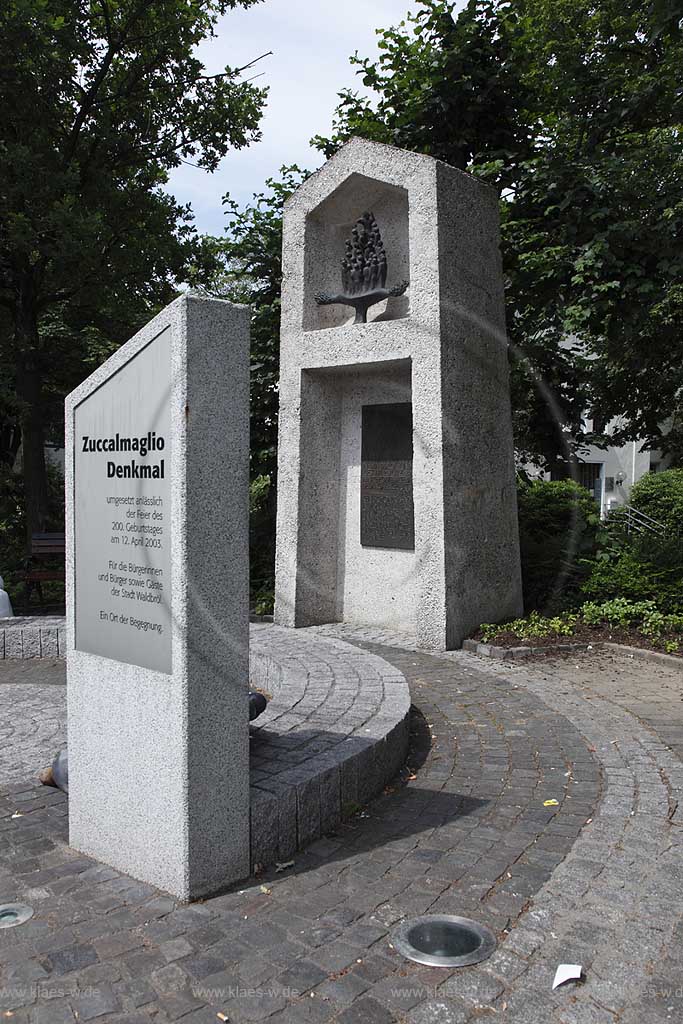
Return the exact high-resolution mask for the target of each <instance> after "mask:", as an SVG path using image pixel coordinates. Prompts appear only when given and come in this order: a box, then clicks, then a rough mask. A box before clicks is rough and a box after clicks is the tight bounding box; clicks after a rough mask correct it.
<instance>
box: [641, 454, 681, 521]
mask: <svg viewBox="0 0 683 1024" xmlns="http://www.w3.org/2000/svg"><path fill="white" fill-rule="evenodd" d="M631 504H632V505H633V507H634V508H637V509H638V511H639V512H644V513H645V515H648V516H650V517H651V518H652V519H656V520H657V522H659V523H661V524H662V525H663V526H665V527H666V529H667V531H668V532H669V533H674V534H679V535H680V534H683V469H665V470H664V471H663V472H662V473H648V474H647V476H644V477H642V478H641V479H640V480H639V481H638V483H637V484H634V486H633V487H632V489H631Z"/></svg>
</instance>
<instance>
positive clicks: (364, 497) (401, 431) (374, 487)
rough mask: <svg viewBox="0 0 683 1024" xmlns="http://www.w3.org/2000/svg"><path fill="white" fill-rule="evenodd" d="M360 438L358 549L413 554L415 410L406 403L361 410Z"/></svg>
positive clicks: (365, 406)
mask: <svg viewBox="0 0 683 1024" xmlns="http://www.w3.org/2000/svg"><path fill="white" fill-rule="evenodd" d="M361 438H362V439H361V470H360V542H361V545H362V546H363V547H368V548H397V549H400V550H403V551H413V550H414V548H415V515H414V511H413V409H412V405H411V404H410V402H399V403H392V404H388V405H364V406H363V409H362V434H361Z"/></svg>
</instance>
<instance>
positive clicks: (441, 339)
mask: <svg viewBox="0 0 683 1024" xmlns="http://www.w3.org/2000/svg"><path fill="white" fill-rule="evenodd" d="M283 274H284V279H283V290H282V334H281V376H280V421H279V453H278V514H277V515H278V518H277V557H276V597H275V618H276V621H277V622H278V623H280V624H282V625H286V626H307V625H312V624H320V623H328V622H338V621H342V622H354V623H361V624H368V625H375V626H382V627H387V628H395V629H400V630H406V631H409V632H410V633H412V634H413V635H414V636H416V638H417V640H418V642H419V643H420V644H421V645H422V646H425V647H427V648H431V649H440V648H454V647H458V646H460V644H461V643H462V640H463V638H464V637H466V636H467V635H468V633H469V632H470V631H471V630H472V629H473V628H474V627H476V626H477V625H478V624H479V623H480V622H484V621H496V620H500V619H502V618H504V617H506V616H516V615H519V614H521V612H522V597H521V578H520V563H519V542H518V532H517V514H516V496H515V472H514V462H513V445H512V424H511V413H510V396H509V380H508V358H507V339H506V333H505V311H504V303H503V276H502V268H501V258H500V252H499V225H498V198H497V196H496V194H495V193H494V192H493V191H492V190H491V189H490V188H488V187H487V186H486V185H485V184H483V183H482V182H480V181H478V180H477V179H475V178H473V177H471V176H470V175H468V174H465V173H463V172H461V171H459V170H456V169H454V168H453V167H449V166H448V165H447V164H444V163H442V162H440V161H438V160H434V159H432V158H431V157H428V156H423V155H420V154H416V153H408V152H404V151H402V150H398V149H394V148H392V147H389V146H384V145H380V144H377V143H372V142H367V141H365V140H361V139H352V140H351V141H350V142H348V143H346V145H344V146H343V147H342V148H341V149H340V150H339V152H338V153H336V154H335V156H333V157H332V159H331V160H329V161H328V162H327V163H326V164H325V165H324V166H323V167H322V168H321V170H319V171H318V172H317V173H316V174H313V175H312V176H311V177H310V178H309V179H308V180H307V181H306V182H305V183H304V184H303V185H302V186H301V187H300V188H299V189H298V190H297V192H296V193H295V194H294V195H293V196H292V197H291V198H290V199H289V200H288V202H287V204H286V207H285V216H284V236H283Z"/></svg>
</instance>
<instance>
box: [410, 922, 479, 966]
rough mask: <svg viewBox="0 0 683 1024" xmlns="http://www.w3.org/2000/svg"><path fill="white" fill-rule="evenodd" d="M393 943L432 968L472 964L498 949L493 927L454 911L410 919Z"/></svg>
mask: <svg viewBox="0 0 683 1024" xmlns="http://www.w3.org/2000/svg"><path fill="white" fill-rule="evenodd" d="M392 942H393V946H394V949H396V950H397V951H398V952H399V953H401V955H402V956H405V957H406V958H407V959H408V960H414V961H415V963H417V964H426V965H427V966H428V967H469V966H470V965H471V964H478V963H480V962H481V961H482V960H487V959H488V958H489V957H490V956H491V954H492V953H493V951H494V950H495V948H496V937H495V935H494V934H493V932H492V931H491V929H490V928H486V927H485V926H484V925H481V924H479V923H478V922H477V921H472V920H470V918H468V917H454V916H453V915H451V914H427V915H426V916H425V917H412V918H409V919H408V920H407V921H403V923H402V924H401V925H399V927H398V928H397V930H396V932H395V933H394V936H393V940H392Z"/></svg>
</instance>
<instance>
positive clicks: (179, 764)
mask: <svg viewBox="0 0 683 1024" xmlns="http://www.w3.org/2000/svg"><path fill="white" fill-rule="evenodd" d="M248 396H249V314H248V310H247V309H246V308H243V307H238V306H234V305H232V304H231V303H227V302H219V301H216V300H207V299H200V298H198V297H194V296H183V297H182V298H179V299H178V300H177V301H175V302H173V303H172V304H171V305H170V306H168V307H167V308H166V309H165V310H164V311H163V312H162V313H160V314H159V315H158V316H157V317H155V319H154V320H152V321H151V322H150V323H149V324H148V325H147V326H146V327H145V328H143V329H142V330H141V331H140V332H139V333H138V334H136V335H135V337H134V338H132V339H131V340H130V341H129V342H127V343H126V344H125V345H123V346H122V348H120V349H119V350H118V351H117V352H116V353H115V354H114V355H113V356H112V357H111V358H110V359H109V360H108V361H107V362H106V363H104V365H103V366H101V367H100V368H99V369H98V370H96V371H95V373H93V374H92V376H90V377H89V378H88V379H87V380H86V381H84V383H83V384H81V386H80V387H79V388H77V389H76V390H75V391H74V392H73V393H72V394H71V395H69V397H68V398H67V400H66V437H67V441H66V454H67V462H66V493H67V684H68V686H67V693H68V750H69V840H70V843H71V845H72V846H73V847H75V848H76V849H78V850H81V851H82V852H84V853H87V854H89V855H90V856H93V857H96V858H97V859H98V860H101V861H105V862H107V863H109V864H111V865H113V866H114V867H116V868H118V869H119V870H122V871H125V872H126V873H128V874H130V875H133V876H134V877H135V878H138V879H141V880H143V881H146V882H149V883H151V884H153V885H155V886H158V887H159V888H161V889H165V890H167V891H168V892H170V893H172V894H174V895H175V896H177V897H179V898H181V899H194V898H197V897H200V896H202V895H205V894H207V893H210V892H212V891H215V890H216V889H217V888H219V887H220V886H223V885H225V884H226V883H229V882H231V881H234V880H235V879H238V878H241V877H244V876H246V875H247V874H248V872H249V737H248V728H249V727H248V721H249V708H248V657H249V654H248V651H249V634H248V629H249V623H248V579H249V566H248V444H249V409H248V402H249V397H248Z"/></svg>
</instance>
